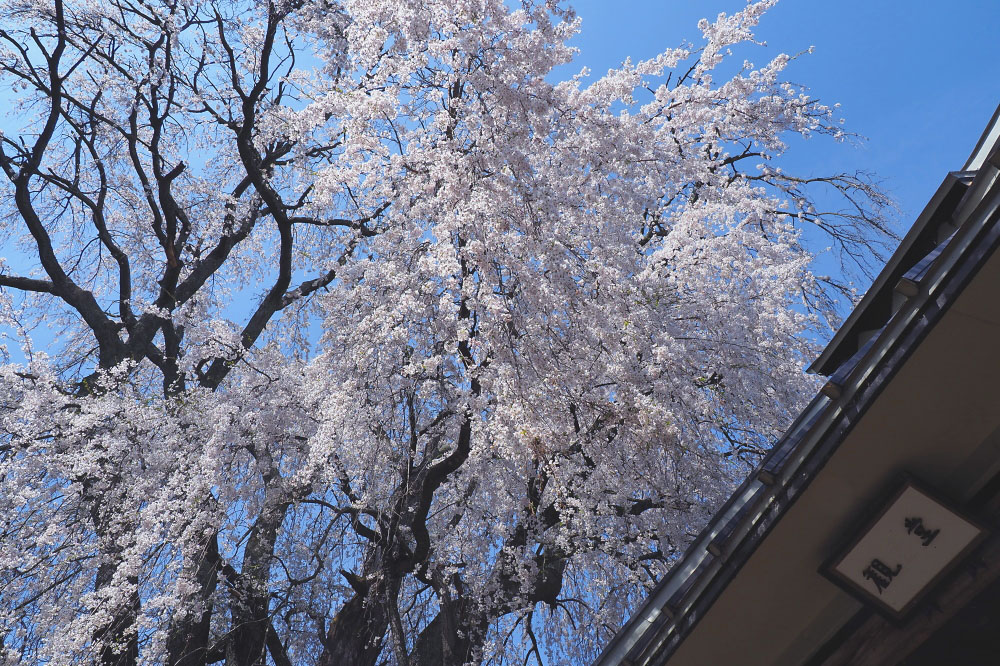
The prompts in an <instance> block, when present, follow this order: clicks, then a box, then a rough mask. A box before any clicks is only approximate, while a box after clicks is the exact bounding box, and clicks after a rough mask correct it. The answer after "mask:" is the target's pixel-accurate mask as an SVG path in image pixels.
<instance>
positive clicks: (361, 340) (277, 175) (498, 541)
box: [0, 0, 887, 666]
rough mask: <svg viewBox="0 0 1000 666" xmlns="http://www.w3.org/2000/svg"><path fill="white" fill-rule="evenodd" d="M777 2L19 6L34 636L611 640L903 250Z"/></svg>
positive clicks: (12, 552) (97, 1)
mask: <svg viewBox="0 0 1000 666" xmlns="http://www.w3.org/2000/svg"><path fill="white" fill-rule="evenodd" d="M772 4H773V0H765V1H762V2H755V3H752V4H748V5H747V6H746V7H745V8H744V9H742V10H741V11H739V12H737V13H735V14H733V15H729V16H727V15H720V16H719V17H717V18H716V19H715V20H713V21H707V20H706V21H702V22H701V24H700V25H699V28H700V31H701V38H700V40H699V41H698V42H697V43H695V44H691V45H688V46H684V47H681V48H675V49H671V50H666V51H664V52H663V53H662V54H661V55H659V56H657V57H655V58H653V59H651V60H646V61H642V62H630V61H626V62H625V63H624V64H623V65H622V66H621V67H620V68H617V69H614V70H612V71H609V72H607V74H605V75H601V76H593V75H590V74H589V73H588V72H586V71H583V72H580V73H579V74H578V75H576V76H573V77H571V78H569V79H567V80H564V81H557V80H556V79H557V78H558V77H557V76H556V74H554V73H553V71H554V69H555V68H557V67H559V68H560V71H565V67H563V66H565V65H567V64H568V63H570V62H571V60H572V59H573V57H574V54H575V50H574V48H572V47H571V46H570V45H568V43H567V40H569V39H570V38H571V37H572V36H573V35H574V34H575V33H576V32H577V31H578V29H579V25H580V23H579V20H578V18H577V17H576V15H575V14H574V13H573V11H572V10H571V9H570V8H569V7H567V6H566V5H565V4H564V3H563V2H559V1H557V0H517V1H513V2H504V1H503V0H0V89H2V90H3V93H2V94H3V95H4V96H5V97H6V98H7V99H8V100H9V102H10V113H9V115H8V117H7V119H6V120H5V121H3V128H4V133H3V134H0V168H2V171H3V176H2V177H0V181H2V182H0V234H2V237H3V239H4V240H3V243H4V244H3V254H4V255H5V258H4V259H3V260H2V261H0V326H2V327H3V328H2V330H3V331H4V333H5V335H6V336H7V340H8V342H10V344H11V348H10V349H9V350H7V351H5V352H4V356H3V359H2V363H0V664H31V665H36V664H53V665H59V666H69V665H76V664H81V665H84V664H85V665H98V664H100V665H101V666H133V665H138V664H143V665H147V664H148V665H152V664H168V665H170V666H203V665H205V664H215V663H225V664H226V665H227V666H263V665H265V664H273V665H275V666H290V665H292V664H295V665H297V666H298V665H304V666H308V665H316V666H355V665H357V666H361V665H370V666H374V665H376V664H386V665H393V666H407V665H411V666H417V665H422V664H427V665H438V664H447V665H453V666H458V665H460V664H467V663H473V664H496V665H499V664H527V663H539V664H559V663H562V664H582V663H585V662H586V661H587V660H588V659H589V658H592V657H593V656H595V655H596V654H597V653H598V652H599V651H600V647H601V644H602V642H603V641H606V640H607V639H608V638H609V637H610V636H611V635H613V633H614V632H615V630H616V629H617V627H618V626H620V624H621V623H622V622H623V621H624V619H625V618H626V617H627V616H628V613H629V611H630V609H631V608H632V607H633V606H634V604H635V603H636V601H637V600H638V599H640V598H641V597H642V595H643V594H644V592H645V591H646V590H647V589H649V588H650V587H651V586H652V585H653V584H654V583H655V581H656V580H658V579H659V577H660V576H662V575H663V573H664V572H665V571H666V569H667V568H668V567H669V566H670V564H671V562H672V561H674V560H675V559H676V557H677V555H678V553H679V549H682V548H683V547H684V546H685V545H686V544H687V543H688V542H689V541H690V539H691V538H692V536H693V535H694V534H695V533H696V532H697V530H698V529H699V528H700V527H701V526H702V525H703V524H704V523H705V521H706V520H707V518H708V516H710V515H711V513H712V511H713V510H714V509H715V508H716V507H717V506H718V505H719V503H720V501H721V500H722V499H724V498H725V497H726V496H727V494H728V492H729V490H731V488H732V486H733V483H734V482H735V481H736V480H738V479H739V478H740V477H741V475H744V474H746V472H747V471H748V469H750V467H751V466H752V465H753V464H754V463H755V462H756V461H757V460H758V459H759V456H760V454H761V452H762V451H764V450H765V449H766V447H767V446H768V444H769V442H770V441H771V440H772V439H773V437H774V436H775V435H776V434H777V433H779V432H780V431H781V430H782V429H783V428H784V427H785V426H786V425H787V423H788V422H789V420H790V418H791V416H792V415H794V413H795V412H796V410H797V409H798V408H799V407H800V406H801V405H802V404H803V402H804V400H805V399H806V398H807V397H808V395H809V392H810V391H811V390H812V389H813V388H814V384H813V383H812V382H811V380H810V379H809V378H808V377H807V376H806V375H805V374H804V373H803V371H802V366H803V362H804V361H806V360H807V359H809V358H810V355H811V354H812V353H813V352H814V351H815V345H816V341H817V340H818V339H819V336H821V335H822V332H821V331H822V330H823V327H824V326H826V325H827V324H828V322H829V321H830V320H831V319H830V318H831V317H834V316H835V314H834V305H835V302H836V301H837V299H838V298H843V295H844V294H848V296H849V293H850V292H849V288H848V287H847V286H846V283H845V282H843V281H838V280H835V279H832V278H826V277H820V276H818V275H817V274H816V271H815V270H814V268H813V266H814V263H813V254H814V253H815V252H817V251H823V250H824V249H826V248H830V250H831V252H832V253H833V254H834V255H838V256H840V257H841V258H843V259H844V260H846V261H847V262H848V263H851V262H856V263H860V264H861V265H863V264H864V263H865V261H866V259H867V258H869V257H871V256H872V255H871V250H872V248H873V247H874V246H875V245H877V244H878V243H879V242H880V241H881V240H882V239H885V238H887V236H886V228H885V224H884V221H883V218H882V216H881V213H882V209H883V207H884V206H885V205H886V203H887V202H886V200H885V198H884V196H883V195H882V194H881V193H880V192H879V191H878V190H877V189H876V188H875V187H873V185H872V184H871V182H870V181H869V179H868V178H867V177H866V176H864V174H851V173H820V175H817V174H815V173H810V174H804V175H796V174H793V173H787V172H786V171H784V170H783V169H782V168H781V167H780V164H781V156H782V155H783V154H784V153H785V151H786V149H787V148H788V146H789V145H790V144H792V143H794V144H795V145H796V147H795V149H796V150H798V149H799V148H800V146H798V144H799V143H801V142H799V141H798V138H800V137H808V136H810V135H828V136H830V137H832V138H834V139H838V138H841V137H843V136H844V135H843V133H842V132H841V130H840V123H839V121H838V119H837V118H835V117H834V115H833V110H832V109H831V108H828V107H827V106H825V105H823V104H821V103H819V102H818V101H817V100H815V99H812V98H810V97H809V96H808V95H807V94H806V92H805V89H804V88H802V87H801V86H798V85H794V84H791V83H788V82H786V81H785V79H784V78H783V74H784V70H785V69H786V66H787V65H788V64H789V62H790V61H791V60H792V59H793V58H792V57H789V56H785V55H780V56H777V57H774V58H768V59H767V61H766V62H764V64H763V65H760V66H758V65H755V64H753V63H752V62H749V61H744V60H743V57H744V55H745V54H749V55H750V56H753V55H758V56H759V55H761V54H762V53H764V51H763V49H762V48H761V46H760V45H758V44H756V42H755V41H754V38H753V33H752V31H753V29H754V27H755V25H756V24H757V22H758V20H759V18H760V17H761V15H762V14H763V13H764V11H765V10H766V9H767V8H768V7H769V6H770V5H772ZM816 170H817V171H819V172H822V165H817V166H816ZM844 290H847V291H844ZM18 347H20V351H17V348H18Z"/></svg>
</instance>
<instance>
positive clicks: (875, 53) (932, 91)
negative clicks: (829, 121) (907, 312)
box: [571, 0, 1000, 230]
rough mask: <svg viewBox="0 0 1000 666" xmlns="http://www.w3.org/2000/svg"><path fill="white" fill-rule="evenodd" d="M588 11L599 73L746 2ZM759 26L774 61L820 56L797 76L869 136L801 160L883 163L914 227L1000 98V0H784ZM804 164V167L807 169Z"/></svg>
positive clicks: (581, 1) (592, 3) (583, 41)
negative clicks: (786, 56)
mask: <svg viewBox="0 0 1000 666" xmlns="http://www.w3.org/2000/svg"><path fill="white" fill-rule="evenodd" d="M571 4H572V5H573V6H574V7H575V8H576V10H577V13H578V14H579V15H580V17H581V18H582V20H583V32H582V34H581V35H580V36H579V37H578V38H577V39H576V41H575V44H576V45H577V46H578V47H579V48H580V49H582V53H581V55H580V58H579V62H580V64H581V65H586V66H588V67H590V68H591V69H592V70H593V72H594V73H595V74H597V73H601V72H604V71H606V70H607V69H608V68H609V67H613V66H615V65H617V64H618V63H620V62H621V61H622V60H623V59H624V58H625V57H626V56H632V57H633V58H634V59H638V58H646V57H650V56H652V55H654V54H656V53H658V52H659V51H661V50H663V49H664V48H667V47H672V46H678V45H680V44H681V43H682V42H684V41H685V40H689V41H691V42H694V43H695V44H697V43H698V39H699V38H700V33H699V32H698V29H697V22H698V19H700V18H703V17H704V18H709V19H711V18H714V17H715V15H716V14H718V13H719V12H720V11H726V12H732V11H735V10H738V9H739V8H740V7H742V6H744V4H745V3H744V2H743V1H742V0H619V1H617V2H615V1H614V0H576V2H572V1H571ZM757 35H758V37H759V38H760V39H763V40H764V41H766V42H767V47H766V49H763V50H760V51H758V53H756V54H753V55H752V57H751V60H752V61H754V62H756V63H757V64H763V63H764V62H765V59H767V58H769V57H770V56H773V55H775V54H777V53H779V52H785V53H797V52H799V51H802V50H804V49H807V48H808V47H809V46H815V47H816V50H815V52H814V53H813V54H812V55H806V56H804V57H802V58H800V59H799V60H797V61H795V62H794V63H792V65H791V66H790V68H789V70H788V78H789V79H790V80H792V81H794V82H796V83H802V84H805V85H807V86H809V88H810V93H811V95H812V96H813V97H818V98H820V99H821V100H823V101H825V102H827V103H830V104H832V103H834V102H840V103H841V104H842V107H841V109H840V111H841V112H842V114H841V115H842V116H843V117H844V118H845V119H846V124H845V128H846V129H847V130H849V131H853V132H856V133H858V134H861V135H863V136H865V137H866V138H867V140H866V141H864V142H863V143H862V144H861V145H858V146H852V145H846V144H840V145H837V144H832V142H829V141H823V140H819V139H818V140H811V141H809V142H807V143H805V144H804V145H802V146H799V148H801V149H802V150H801V151H800V152H799V154H798V156H797V159H796V162H799V160H804V161H801V162H799V164H800V165H802V166H805V167H806V168H809V167H810V166H813V165H815V168H816V169H817V171H820V170H824V171H827V172H829V171H830V170H834V169H835V170H848V169H849V170H852V171H853V170H856V169H863V170H867V171H873V172H875V173H876V174H877V175H878V176H879V177H880V178H882V179H883V180H884V183H883V185H884V187H885V189H887V190H888V191H889V193H890V194H892V195H893V197H894V198H895V199H896V200H897V202H898V203H899V206H900V210H901V213H900V219H899V220H898V222H899V227H900V229H901V230H905V229H906V228H908V227H909V224H910V223H911V222H912V221H913V219H914V218H915V217H916V215H917V214H918V213H919V212H920V210H921V209H922V208H923V206H924V204H925V203H926V202H927V200H928V199H929V198H930V196H931V195H932V194H933V192H934V190H935V189H936V188H937V186H938V185H939V184H940V182H941V180H942V178H944V176H945V174H946V173H947V172H948V171H953V170H957V169H960V168H961V167H962V165H963V164H964V163H965V160H966V158H967V157H968V156H969V153H971V152H972V148H973V147H974V146H975V144H976V141H977V140H978V139H979V136H980V134H981V133H982V131H983V129H984V128H985V126H986V124H987V122H988V121H989V119H990V117H991V116H992V114H993V111H994V110H995V109H996V107H997V104H1000V55H998V52H997V48H998V46H1000V0H965V1H963V2H941V1H938V2H932V1H930V0H909V1H904V0H836V1H831V0H782V1H781V2H779V3H778V5H777V6H776V7H774V8H773V9H772V10H771V11H770V12H769V13H768V14H767V15H766V16H765V17H764V19H763V21H762V22H761V25H760V26H759V29H758V31H757ZM802 166H800V167H799V168H800V170H801V168H802Z"/></svg>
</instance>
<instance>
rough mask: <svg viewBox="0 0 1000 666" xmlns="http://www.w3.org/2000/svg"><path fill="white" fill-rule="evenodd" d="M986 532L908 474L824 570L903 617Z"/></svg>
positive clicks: (851, 589) (887, 612)
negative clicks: (909, 477)
mask: <svg viewBox="0 0 1000 666" xmlns="http://www.w3.org/2000/svg"><path fill="white" fill-rule="evenodd" d="M985 536H986V530H985V529H984V528H983V527H982V526H981V525H979V524H977V523H975V522H974V521H972V520H970V519H968V518H966V517H964V516H962V515H960V514H958V513H957V512H955V511H953V510H952V509H950V508H949V507H948V506H946V505H945V504H943V503H942V502H940V501H939V500H937V499H936V498H934V497H933V496H932V495H930V494H928V493H927V491H925V490H923V489H922V488H921V487H920V486H918V485H915V484H914V482H913V481H912V480H910V479H907V481H906V482H905V483H904V484H903V485H902V487H901V489H900V490H899V491H898V492H897V493H895V494H894V495H893V497H892V498H891V499H890V500H889V501H888V503H887V504H886V505H885V506H884V507H883V509H882V511H881V512H879V513H878V515H877V516H876V517H875V518H874V519H873V520H871V521H869V522H868V523H867V524H866V525H865V526H864V527H862V528H861V530H860V531H859V532H858V534H857V535H856V536H855V538H854V539H853V540H852V541H851V543H850V544H849V545H848V547H847V548H846V550H844V551H842V552H841V553H840V554H839V555H838V556H837V557H835V558H834V559H833V560H832V561H830V562H829V563H828V564H827V565H826V567H824V571H823V573H825V574H826V575H827V576H829V577H830V578H831V579H832V580H834V581H835V582H837V583H839V584H841V585H842V586H844V587H846V588H847V589H848V591H850V592H852V593H854V594H855V595H856V596H859V597H861V598H862V600H864V601H867V602H869V603H872V604H874V605H875V606H877V607H878V608H879V609H880V610H882V611H883V612H885V613H886V614H888V615H890V616H891V617H894V618H896V619H899V618H901V617H902V616H904V615H905V614H906V613H907V612H908V611H909V610H910V609H911V608H912V607H913V606H914V604H916V602H917V601H918V600H919V598H920V597H921V595H922V594H923V593H924V592H925V591H927V590H928V589H929V588H930V587H931V586H932V584H933V583H934V582H936V581H937V580H938V579H939V578H940V577H941V576H943V575H944V574H945V573H947V571H948V570H949V569H950V567H951V566H952V565H954V564H957V563H958V561H959V560H960V558H961V556H962V555H964V554H966V553H967V552H969V551H970V550H971V549H972V548H973V547H975V545H976V544H977V543H978V542H979V541H980V540H981V539H982V538H983V537H985Z"/></svg>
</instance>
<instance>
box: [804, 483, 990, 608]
mask: <svg viewBox="0 0 1000 666" xmlns="http://www.w3.org/2000/svg"><path fill="white" fill-rule="evenodd" d="M911 488H912V489H913V490H915V491H917V492H918V493H921V494H922V495H924V496H926V497H927V498H929V499H930V500H932V501H934V502H936V503H938V504H939V505H941V507H943V508H944V509H946V510H948V511H950V512H951V513H953V514H954V515H955V516H957V517H958V518H960V519H961V520H963V521H965V522H966V523H968V524H970V525H972V526H973V527H975V528H977V529H978V530H979V533H978V534H977V535H976V536H975V537H973V539H972V540H971V541H970V542H969V543H968V544H966V545H965V547H964V548H962V550H961V551H959V552H958V553H957V554H956V555H955V556H953V557H952V558H951V559H950V560H949V561H948V562H947V563H945V565H944V566H943V567H942V568H941V569H940V570H939V571H938V572H937V573H936V574H934V575H933V576H932V577H931V579H930V580H929V581H927V582H926V583H925V584H924V585H923V586H922V587H920V588H919V589H918V590H917V591H916V592H915V593H914V594H913V596H912V597H911V598H910V600H909V601H908V602H906V604H905V605H904V606H903V608H901V609H900V610H898V611H897V610H896V609H895V608H893V607H892V606H890V605H889V604H887V603H886V602H884V601H883V600H882V599H880V598H879V597H878V595H876V594H874V593H873V592H872V591H871V590H869V589H867V588H865V587H862V586H861V585H860V584H859V583H858V582H856V581H855V580H853V579H851V578H850V577H848V576H846V575H845V574H843V573H842V572H841V571H839V570H838V569H837V567H838V566H839V565H840V563H841V562H842V561H843V560H844V559H845V558H846V557H847V556H848V555H849V554H850V553H851V552H852V551H853V550H854V548H855V547H856V546H857V545H858V543H859V542H860V541H861V540H862V539H863V538H864V537H865V536H867V535H868V534H869V532H871V530H872V529H873V528H874V527H875V525H876V524H877V523H878V522H879V521H880V520H881V519H882V517H883V516H884V515H885V514H886V513H887V512H888V511H889V510H890V509H891V508H892V507H893V506H895V504H896V502H897V500H899V498H900V497H901V496H902V495H903V493H905V492H906V491H907V490H909V489H911ZM871 506H872V509H871V510H870V511H869V512H867V513H866V514H865V515H863V516H862V518H861V519H859V520H857V521H856V522H855V523H854V524H853V525H852V526H851V527H850V528H848V529H847V530H845V537H844V538H842V539H841V540H840V542H839V544H838V546H837V547H836V548H835V549H834V550H833V554H832V555H831V556H830V557H829V558H827V559H826V561H824V562H823V564H822V566H820V569H819V573H820V574H822V575H823V577H824V578H826V579H827V580H829V581H830V582H832V583H834V584H835V585H837V587H839V588H841V589H842V590H844V591H845V592H847V593H848V594H850V595H851V596H852V597H854V598H855V599H857V600H858V601H860V602H862V603H863V604H865V605H866V606H869V607H872V608H874V609H875V610H877V611H878V612H879V613H880V614H881V615H883V616H884V617H886V618H887V619H889V620H890V621H892V623H893V624H895V625H897V626H899V625H901V624H903V622H904V621H905V620H906V619H907V618H908V617H909V616H910V614H911V613H912V612H913V611H914V609H916V608H917V606H919V604H920V602H921V601H922V600H923V599H924V598H925V597H926V596H927V594H928V593H929V592H930V591H931V590H933V589H934V588H936V587H937V586H938V585H939V584H940V583H941V582H942V580H943V579H944V578H945V577H947V576H948V574H950V573H951V572H953V571H954V570H955V568H956V567H957V566H958V565H959V564H960V563H961V562H962V561H963V560H964V559H965V558H966V557H967V556H968V555H969V554H970V553H972V551H974V550H975V549H976V547H977V546H979V545H980V544H981V543H982V542H983V540H984V539H986V538H987V537H988V536H989V534H990V530H989V528H988V527H987V526H986V525H985V524H983V522H982V521H980V520H978V519H977V518H975V517H973V516H970V515H969V513H968V512H967V511H965V510H962V509H959V508H957V506H956V503H955V502H951V501H949V500H946V499H944V498H942V496H941V494H940V493H939V492H938V491H936V490H934V489H932V488H930V487H929V486H928V485H927V484H925V483H924V482H922V481H920V480H918V479H917V478H916V477H914V476H913V475H912V474H910V473H908V472H903V473H901V474H898V475H897V476H896V478H895V479H894V480H893V481H892V482H891V483H890V484H888V490H887V492H883V493H881V494H880V495H879V496H878V497H877V498H876V500H874V501H872V503H871Z"/></svg>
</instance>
